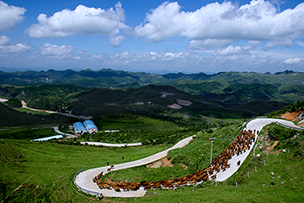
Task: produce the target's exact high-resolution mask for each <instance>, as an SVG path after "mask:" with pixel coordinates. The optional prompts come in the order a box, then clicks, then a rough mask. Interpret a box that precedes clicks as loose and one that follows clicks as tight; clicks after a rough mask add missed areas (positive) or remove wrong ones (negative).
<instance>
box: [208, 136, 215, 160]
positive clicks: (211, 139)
mask: <svg viewBox="0 0 304 203" xmlns="http://www.w3.org/2000/svg"><path fill="white" fill-rule="evenodd" d="M215 139H216V138H215V137H213V138H209V141H211V154H210V164H211V162H212V148H213V140H215Z"/></svg>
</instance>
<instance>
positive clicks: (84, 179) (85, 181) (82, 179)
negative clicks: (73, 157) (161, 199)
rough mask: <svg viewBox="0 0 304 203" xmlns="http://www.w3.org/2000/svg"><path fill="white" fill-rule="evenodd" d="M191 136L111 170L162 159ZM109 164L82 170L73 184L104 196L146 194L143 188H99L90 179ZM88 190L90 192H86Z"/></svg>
mask: <svg viewBox="0 0 304 203" xmlns="http://www.w3.org/2000/svg"><path fill="white" fill-rule="evenodd" d="M192 138H193V136H191V137H188V138H185V139H183V140H181V141H180V142H178V143H177V144H176V145H174V146H173V147H171V148H169V149H167V150H165V151H162V152H159V153H157V154H154V155H152V156H149V157H146V158H143V159H140V160H137V161H131V162H127V163H122V164H117V165H115V166H114V168H113V169H112V171H116V170H120V169H126V168H132V167H135V166H141V165H146V164H149V163H152V162H154V161H157V160H159V159H162V158H164V157H166V156H167V154H168V152H169V151H170V150H172V149H176V148H181V147H184V146H185V145H187V144H188V143H189V142H190V141H191V140H192ZM108 168H109V166H103V167H99V168H94V169H90V170H87V171H84V172H82V173H80V174H78V175H77V176H76V178H75V184H76V185H77V186H78V187H79V188H81V189H82V191H84V192H87V193H90V194H93V195H95V194H96V193H102V194H103V196H105V197H142V196H144V195H145V194H146V191H145V190H144V189H142V188H141V189H139V190H137V191H126V192H116V191H115V190H108V189H100V188H99V187H98V186H97V184H95V183H94V182H93V181H92V179H93V178H94V177H95V176H96V175H98V174H99V173H100V172H101V171H103V174H106V173H108V171H107V169H108ZM88 191H90V192H88Z"/></svg>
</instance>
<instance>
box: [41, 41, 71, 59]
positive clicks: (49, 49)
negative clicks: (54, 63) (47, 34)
mask: <svg viewBox="0 0 304 203" xmlns="http://www.w3.org/2000/svg"><path fill="white" fill-rule="evenodd" d="M40 50H41V55H47V56H51V57H67V56H70V55H71V54H72V52H73V51H74V50H75V48H74V47H73V46H65V45H62V46H57V45H52V44H49V43H45V44H44V45H43V46H42V47H40Z"/></svg>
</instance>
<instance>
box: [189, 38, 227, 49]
mask: <svg viewBox="0 0 304 203" xmlns="http://www.w3.org/2000/svg"><path fill="white" fill-rule="evenodd" d="M231 42H232V40H230V39H224V40H221V39H205V40H191V42H190V44H189V46H188V48H189V49H217V48H220V47H224V46H227V45H229V44H230V43H231Z"/></svg>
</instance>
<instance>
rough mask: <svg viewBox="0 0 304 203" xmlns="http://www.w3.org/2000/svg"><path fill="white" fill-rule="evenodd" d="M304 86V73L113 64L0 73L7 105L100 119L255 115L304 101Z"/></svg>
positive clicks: (2, 94) (240, 116) (1, 88)
mask: <svg viewBox="0 0 304 203" xmlns="http://www.w3.org/2000/svg"><path fill="white" fill-rule="evenodd" d="M303 87H304V73H301V72H294V71H284V72H278V73H275V74H270V73H265V74H263V73H254V72H250V73H248V72H221V73H217V74H211V75H208V74H205V73H197V74H184V73H169V74H164V75H158V74H149V73H133V72H125V71H114V70H111V69H102V70H100V71H93V70H89V69H87V70H83V71H73V70H64V71H55V70H48V71H40V72H35V71H26V72H13V73H8V72H0V97H3V98H7V99H10V100H9V102H7V103H6V106H10V105H14V106H15V107H16V105H15V104H16V103H18V101H21V100H24V101H25V102H26V103H27V105H28V106H29V107H33V108H38V109H45V110H55V111H61V112H72V113H73V114H80V115H88V116H94V117H95V118H96V117H99V116H102V115H106V114H113V113H118V114H119V113H135V114H145V115H150V116H156V117H158V116H162V117H164V116H165V117H166V116H168V118H169V117H170V119H171V118H172V116H173V115H174V116H173V117H176V115H179V116H180V115H183V116H184V117H188V115H189V116H190V117H192V118H193V117H196V118H197V119H199V118H200V117H201V116H208V117H213V118H231V117H235V118H244V117H251V116H253V115H263V114H264V113H269V112H272V111H274V110H278V109H281V108H282V107H283V106H285V105H287V104H289V103H296V102H297V101H302V100H304V88H303ZM181 101H182V102H181ZM183 104H189V105H188V106H187V105H184V106H183ZM7 108H8V107H7ZM2 110H3V111H4V109H2ZM5 111H6V110H5ZM3 115H4V114H3Z"/></svg>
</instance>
